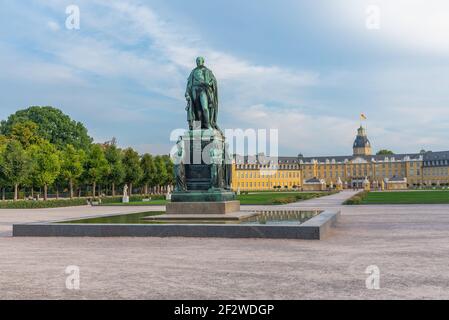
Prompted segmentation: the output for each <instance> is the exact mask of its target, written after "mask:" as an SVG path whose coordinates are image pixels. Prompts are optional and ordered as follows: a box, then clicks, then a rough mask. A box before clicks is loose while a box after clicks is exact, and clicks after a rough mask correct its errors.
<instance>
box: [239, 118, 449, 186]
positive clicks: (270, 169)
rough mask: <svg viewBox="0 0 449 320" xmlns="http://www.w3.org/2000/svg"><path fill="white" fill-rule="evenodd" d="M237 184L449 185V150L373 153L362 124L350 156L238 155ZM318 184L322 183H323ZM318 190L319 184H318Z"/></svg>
mask: <svg viewBox="0 0 449 320" xmlns="http://www.w3.org/2000/svg"><path fill="white" fill-rule="evenodd" d="M232 174H233V177H232V178H233V180H232V188H233V189H234V190H241V191H250V190H275V189H299V190H302V189H304V190H306V189H307V190H308V189H310V188H309V186H311V185H316V186H318V185H320V187H319V188H320V189H323V188H325V189H329V188H335V187H341V188H362V187H365V188H367V187H368V188H373V189H377V188H379V189H380V188H382V189H401V188H407V187H408V188H411V187H419V186H440V185H449V151H439V152H431V151H428V152H421V153H408V154H392V155H373V154H372V150H371V143H370V141H369V140H368V137H367V134H366V130H365V128H363V127H362V126H360V128H359V129H358V131H357V136H356V138H355V141H354V144H353V154H352V155H350V156H326V157H304V156H303V155H298V156H297V157H278V158H276V159H273V158H269V157H265V156H263V155H259V156H247V157H242V156H238V155H237V156H234V163H233V172H232ZM317 188H318V187H317ZM317 190H318V189H317Z"/></svg>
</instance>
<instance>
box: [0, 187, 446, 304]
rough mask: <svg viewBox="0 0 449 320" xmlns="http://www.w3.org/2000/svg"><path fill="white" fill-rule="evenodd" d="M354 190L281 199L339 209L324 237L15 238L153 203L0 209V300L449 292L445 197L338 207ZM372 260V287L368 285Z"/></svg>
mask: <svg viewBox="0 0 449 320" xmlns="http://www.w3.org/2000/svg"><path fill="white" fill-rule="evenodd" d="M351 195H353V192H352V191H345V192H341V193H339V194H336V195H331V196H327V197H323V198H318V199H312V200H307V201H303V202H297V203H293V204H288V205H285V206H283V208H308V209H310V208H314V209H315V208H316V209H339V210H341V213H342V215H341V217H340V220H339V222H338V224H337V227H336V228H335V229H334V230H333V232H332V235H331V236H329V237H328V238H326V239H324V240H320V241H308V240H274V239H214V238H209V239H207V241H206V240H205V239H204V238H14V237H12V236H11V230H12V225H13V224H14V223H24V222H37V221H54V220H60V219H68V218H79V217H87V216H93V215H102V214H104V215H108V214H114V213H133V212H139V211H149V208H148V207H146V208H145V207H144V208H142V207H87V206H86V207H71V208H58V209H34V210H2V211H1V212H0V234H1V237H0V261H1V262H0V271H1V273H0V287H1V289H2V290H1V291H0V299H447V298H449V270H448V269H449V258H448V256H447V252H448V250H449V241H448V240H449V205H370V206H342V205H341V203H342V201H343V200H344V199H347V198H348V197H350V196H351ZM266 207H267V206H266ZM243 209H244V210H253V209H260V207H258V206H244V207H243ZM150 210H153V211H160V210H163V207H151V208H150ZM373 265H374V266H377V267H378V269H379V272H380V274H379V275H380V281H379V287H380V288H379V289H377V290H376V289H367V285H366V279H367V277H368V276H369V274H367V273H365V271H366V270H367V268H368V267H369V266H373ZM68 266H77V267H79V271H80V288H79V290H69V289H67V288H66V278H67V274H66V273H65V271H66V268H67V267H68Z"/></svg>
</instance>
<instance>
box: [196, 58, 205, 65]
mask: <svg viewBox="0 0 449 320" xmlns="http://www.w3.org/2000/svg"><path fill="white" fill-rule="evenodd" d="M196 65H197V66H198V67H202V66H204V58H203V57H198V58H196Z"/></svg>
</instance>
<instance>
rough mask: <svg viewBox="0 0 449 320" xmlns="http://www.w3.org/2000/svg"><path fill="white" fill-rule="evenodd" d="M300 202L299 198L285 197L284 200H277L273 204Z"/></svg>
mask: <svg viewBox="0 0 449 320" xmlns="http://www.w3.org/2000/svg"><path fill="white" fill-rule="evenodd" d="M297 200H298V198H297V197H283V198H277V199H274V200H273V204H287V203H292V202H296V201H297Z"/></svg>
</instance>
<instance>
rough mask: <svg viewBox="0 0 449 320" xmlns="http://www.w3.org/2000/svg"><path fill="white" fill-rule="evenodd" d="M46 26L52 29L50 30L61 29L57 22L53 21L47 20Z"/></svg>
mask: <svg viewBox="0 0 449 320" xmlns="http://www.w3.org/2000/svg"><path fill="white" fill-rule="evenodd" d="M47 27H48V28H49V29H50V30H52V31H58V30H60V29H61V27H60V26H59V24H58V23H57V22H55V21H48V22H47Z"/></svg>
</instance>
